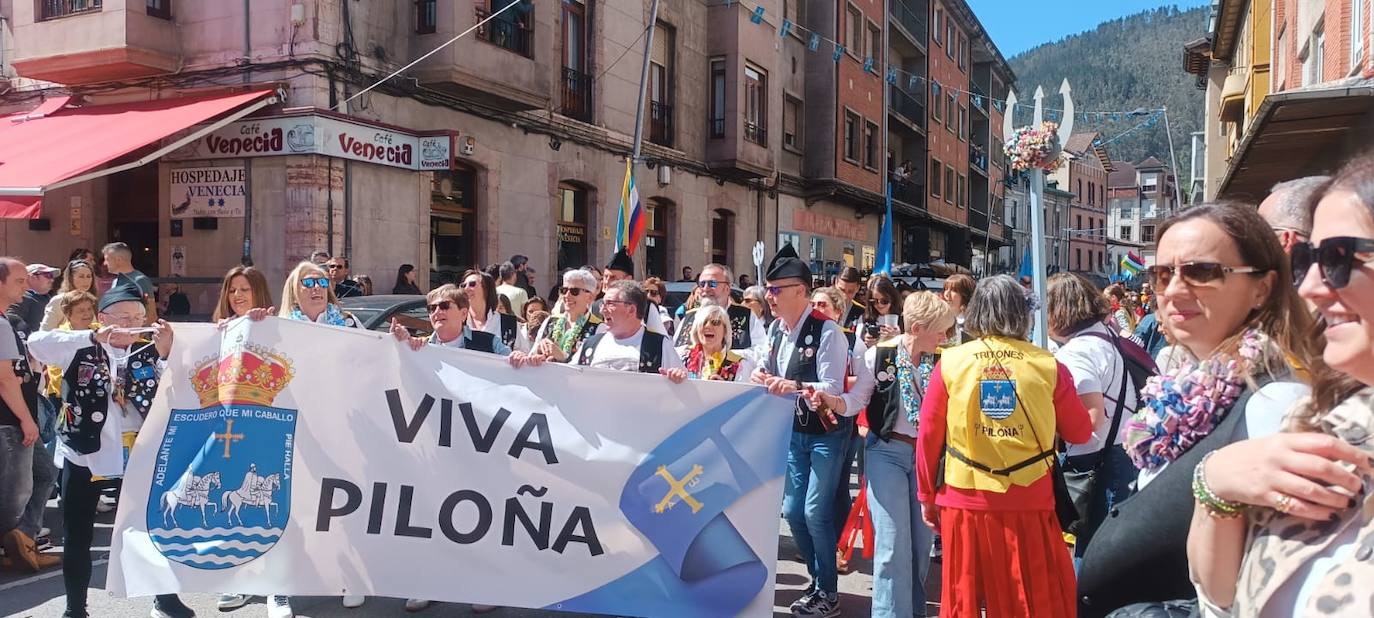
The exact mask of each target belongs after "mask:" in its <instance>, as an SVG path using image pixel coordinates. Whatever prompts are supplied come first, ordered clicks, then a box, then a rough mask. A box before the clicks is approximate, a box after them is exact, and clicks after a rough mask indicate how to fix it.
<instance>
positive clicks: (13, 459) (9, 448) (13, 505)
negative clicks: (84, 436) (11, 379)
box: [0, 425, 834, 554]
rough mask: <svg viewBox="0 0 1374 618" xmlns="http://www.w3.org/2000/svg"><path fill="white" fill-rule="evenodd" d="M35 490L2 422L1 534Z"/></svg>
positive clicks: (29, 460) (25, 459)
mask: <svg viewBox="0 0 1374 618" xmlns="http://www.w3.org/2000/svg"><path fill="white" fill-rule="evenodd" d="M32 493H33V447H32V446H24V432H23V431H21V430H20V429H19V426H18V425H0V535H3V534H6V533H8V532H9V531H10V530H13V529H15V528H18V527H19V519H20V517H21V516H23V515H24V509H25V507H27V506H28V504H29V497H30V495H32ZM831 553H832V554H833V553H834V552H833V551H832V552H831Z"/></svg>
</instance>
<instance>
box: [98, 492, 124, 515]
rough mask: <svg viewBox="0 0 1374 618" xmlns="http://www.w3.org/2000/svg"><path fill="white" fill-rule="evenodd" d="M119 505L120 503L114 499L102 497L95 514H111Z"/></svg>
mask: <svg viewBox="0 0 1374 618" xmlns="http://www.w3.org/2000/svg"><path fill="white" fill-rule="evenodd" d="M118 505H119V503H118V502H115V501H114V499H113V498H111V497H109V496H100V501H99V502H97V503H96V504H95V512H97V513H109V512H110V511H113V510H115V507H116V506H118Z"/></svg>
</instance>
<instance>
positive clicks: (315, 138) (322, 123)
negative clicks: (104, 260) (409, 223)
mask: <svg viewBox="0 0 1374 618" xmlns="http://www.w3.org/2000/svg"><path fill="white" fill-rule="evenodd" d="M191 130H194V127H193V128H192V129H191ZM176 138H177V136H172V137H170V138H168V142H170V141H172V140H175V139H176ZM456 138H457V132H455V131H426V132H413V131H409V130H406V129H402V128H400V127H393V126H389V125H380V124H374V123H366V122H361V121H359V120H358V119H356V118H352V117H349V116H344V115H342V114H335V113H332V112H328V111H325V110H319V109H314V108H310V109H306V110H302V111H297V112H291V113H287V114H283V115H280V116H268V117H261V118H251V119H247V120H240V121H238V122H232V123H229V124H227V125H225V126H224V127H221V128H220V129H218V130H216V131H213V132H211V133H209V134H207V135H205V136H204V137H202V138H200V139H198V140H195V141H193V142H191V143H189V144H187V145H185V146H183V147H182V148H180V149H178V150H176V151H174V152H172V153H169V154H168V155H167V156H166V157H164V158H165V159H168V160H174V161H176V160H182V161H184V160H214V159H241V158H247V157H271V156H281V155H301V154H319V155H325V156H329V157H336V158H340V159H350V160H353V161H361V162H363V163H375V164H378V165H385V166H388V167H396V168H400V169H407V170H413V171H429V170H447V169H452V168H453V156H454V153H455V151H456V149H455V148H454V144H455V141H456ZM176 197H177V194H176V193H175V192H174V193H173V199H176ZM223 216H233V215H223Z"/></svg>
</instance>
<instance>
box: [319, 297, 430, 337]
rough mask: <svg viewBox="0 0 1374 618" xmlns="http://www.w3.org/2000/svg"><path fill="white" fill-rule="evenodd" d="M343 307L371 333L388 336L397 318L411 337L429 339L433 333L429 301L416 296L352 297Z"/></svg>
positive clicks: (340, 303) (345, 299)
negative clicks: (426, 305) (426, 306)
mask: <svg viewBox="0 0 1374 618" xmlns="http://www.w3.org/2000/svg"><path fill="white" fill-rule="evenodd" d="M339 307H341V308H343V310H344V311H347V312H349V313H351V314H353V317H356V318H358V321H360V322H362V324H363V327H364V328H366V329H368V330H375V331H380V332H386V331H388V330H390V329H391V318H396V320H397V321H399V322H400V323H401V325H402V326H404V327H406V330H409V331H410V334H412V335H415V336H417V337H423V336H428V335H429V334H430V333H431V332H433V329H431V328H430V325H429V310H428V309H426V308H425V297H424V296H418V295H413V294H380V295H375V296H352V297H349V298H342V299H339Z"/></svg>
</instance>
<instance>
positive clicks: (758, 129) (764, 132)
mask: <svg viewBox="0 0 1374 618" xmlns="http://www.w3.org/2000/svg"><path fill="white" fill-rule="evenodd" d="M744 139H747V140H749V141H751V142H754V143H755V144H760V145H763V146H767V145H768V129H767V128H765V127H764V126H763V125H760V124H757V123H753V122H749V121H747V120H746V121H745V122H744Z"/></svg>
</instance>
